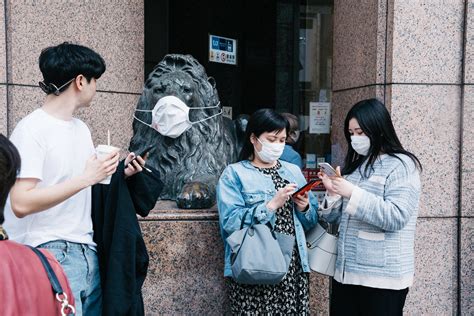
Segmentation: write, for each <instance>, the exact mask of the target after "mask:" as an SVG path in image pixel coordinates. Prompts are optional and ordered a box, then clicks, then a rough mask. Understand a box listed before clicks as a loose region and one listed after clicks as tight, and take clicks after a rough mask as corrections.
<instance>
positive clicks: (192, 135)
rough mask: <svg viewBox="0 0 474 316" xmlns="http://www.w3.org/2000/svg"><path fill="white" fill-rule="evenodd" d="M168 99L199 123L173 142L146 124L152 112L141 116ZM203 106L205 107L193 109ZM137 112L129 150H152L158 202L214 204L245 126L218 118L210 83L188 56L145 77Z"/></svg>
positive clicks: (171, 59)
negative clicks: (158, 182)
mask: <svg viewBox="0 0 474 316" xmlns="http://www.w3.org/2000/svg"><path fill="white" fill-rule="evenodd" d="M167 96H175V97H177V98H179V99H180V100H181V101H182V102H184V103H185V104H186V106H187V107H188V108H189V121H190V122H198V121H201V122H198V123H195V124H193V125H192V127H191V128H189V129H187V130H186V131H185V132H184V133H183V134H181V135H180V136H178V137H176V138H171V137H168V136H163V135H162V134H160V133H159V132H158V131H157V130H155V129H154V128H151V127H150V126H148V125H146V124H150V125H152V115H155V113H152V114H150V113H146V112H144V111H151V110H153V108H154V107H155V105H156V104H157V102H158V101H159V100H160V99H162V98H164V97H167ZM202 107H206V108H205V109H195V110H193V109H194V108H202ZM136 110H138V112H136V113H135V115H136V118H137V119H135V120H134V122H133V137H132V139H131V141H130V146H129V150H130V151H133V152H141V151H143V150H144V149H145V148H148V147H150V146H153V148H152V149H151V150H150V151H149V155H148V160H147V165H150V166H151V167H153V168H155V169H156V170H158V172H159V176H160V178H161V180H162V181H163V183H164V189H163V191H162V193H161V195H160V197H159V199H161V200H174V201H176V202H177V205H178V207H180V208H186V209H192V208H199V209H201V208H209V207H211V206H212V205H214V203H215V195H216V194H215V187H216V184H217V181H218V179H219V176H220V174H221V173H222V171H223V170H224V168H225V167H226V166H227V165H228V164H230V163H232V162H235V161H236V160H237V157H238V153H239V151H240V148H241V145H242V144H241V142H240V141H239V139H241V138H242V137H241V135H242V134H243V132H244V126H245V123H246V122H245V120H244V119H243V120H237V121H232V120H230V119H228V118H226V117H223V116H222V115H221V114H219V112H221V113H222V107H221V105H220V102H219V96H218V94H217V90H216V83H215V81H214V79H213V78H212V77H208V76H207V74H206V72H205V70H204V67H203V66H202V65H201V64H199V63H198V62H197V60H196V59H194V58H193V57H192V56H190V55H179V54H170V55H166V56H165V57H164V58H163V60H162V61H161V62H160V63H159V64H158V65H157V66H156V67H155V68H154V69H153V71H152V72H151V73H150V75H149V76H148V79H147V80H146V82H145V86H144V88H143V93H142V95H141V97H140V99H139V101H138V104H137V108H136ZM165 115H166V114H165ZM211 117H212V118H211ZM206 118H209V119H207V120H205V119H206ZM144 123H145V124H144Z"/></svg>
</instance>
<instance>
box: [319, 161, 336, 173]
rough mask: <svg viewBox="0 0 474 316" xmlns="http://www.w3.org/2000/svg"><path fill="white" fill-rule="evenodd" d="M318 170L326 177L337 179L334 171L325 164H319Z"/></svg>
mask: <svg viewBox="0 0 474 316" xmlns="http://www.w3.org/2000/svg"><path fill="white" fill-rule="evenodd" d="M319 168H321V171H322V172H324V173H325V174H326V175H327V176H328V177H337V176H338V175H337V173H336V170H335V169H334V168H333V167H332V166H331V165H330V164H328V163H327V162H320V163H319Z"/></svg>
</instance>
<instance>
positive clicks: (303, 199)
mask: <svg viewBox="0 0 474 316" xmlns="http://www.w3.org/2000/svg"><path fill="white" fill-rule="evenodd" d="M291 199H292V200H293V202H294V203H295V207H296V209H297V210H298V211H300V212H303V211H304V210H306V208H307V207H308V205H309V193H308V192H305V193H304V194H298V195H296V196H291Z"/></svg>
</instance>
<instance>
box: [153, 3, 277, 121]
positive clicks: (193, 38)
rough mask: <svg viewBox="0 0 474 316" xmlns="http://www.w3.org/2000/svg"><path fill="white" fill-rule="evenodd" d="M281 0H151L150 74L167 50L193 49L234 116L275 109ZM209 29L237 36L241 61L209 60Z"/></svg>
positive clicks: (191, 51) (193, 54) (224, 35)
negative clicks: (217, 61)
mask: <svg viewBox="0 0 474 316" xmlns="http://www.w3.org/2000/svg"><path fill="white" fill-rule="evenodd" d="M276 14H277V2H276V1H274V0H261V1H251V0H242V1H216V0H201V1H169V0H160V1H156V0H145V77H146V76H148V74H149V72H150V71H151V70H152V69H153V67H154V66H155V65H156V64H157V63H158V62H159V61H160V60H161V59H162V58H163V57H164V56H165V55H166V54H167V53H180V54H190V55H192V56H193V57H195V58H196V59H197V60H198V61H199V62H200V63H201V64H202V65H203V66H204V68H205V69H206V72H207V74H208V76H212V77H214V78H215V80H216V82H217V90H218V92H219V97H220V100H221V103H222V105H223V106H230V107H232V111H233V116H234V117H235V116H236V115H239V114H242V113H247V114H251V113H252V112H254V111H255V110H256V109H258V108H262V107H269V108H275V98H276V93H275V82H276V80H275V72H276V67H275V63H276V53H275V51H276V49H275V48H276V21H277V18H276ZM209 34H213V35H218V36H223V37H228V38H232V39H237V48H238V50H237V65H235V66H234V65H226V64H220V63H214V62H209V61H208V60H209V57H208V56H209Z"/></svg>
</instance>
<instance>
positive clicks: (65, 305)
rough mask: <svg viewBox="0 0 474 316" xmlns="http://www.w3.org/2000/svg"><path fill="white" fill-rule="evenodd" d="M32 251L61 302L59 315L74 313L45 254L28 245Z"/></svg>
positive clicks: (74, 310)
mask: <svg viewBox="0 0 474 316" xmlns="http://www.w3.org/2000/svg"><path fill="white" fill-rule="evenodd" d="M28 247H29V248H30V249H31V250H33V252H34V253H35V254H36V255H37V256H38V258H39V259H40V261H41V264H42V265H43V267H44V269H45V270H46V274H47V275H48V279H49V283H51V287H52V288H53V293H54V294H55V297H56V300H57V301H58V302H59V303H61V315H75V314H76V309H75V308H74V306H73V305H71V304H69V302H68V300H67V294H66V293H64V291H63V288H62V286H61V283H59V280H58V277H57V276H56V273H54V270H53V268H52V267H51V265H50V264H49V262H48V259H46V257H45V255H44V254H43V253H42V252H41V251H39V250H38V249H36V248H34V247H31V246H28Z"/></svg>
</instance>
